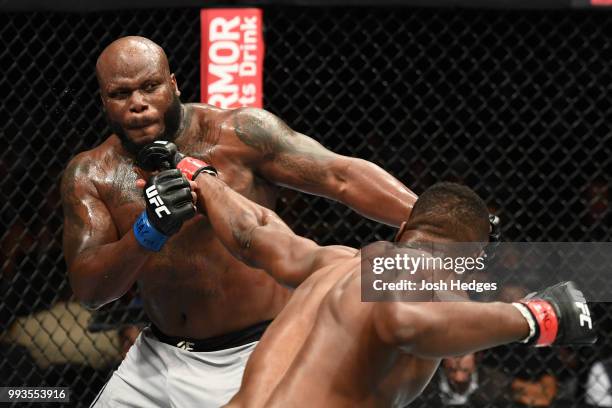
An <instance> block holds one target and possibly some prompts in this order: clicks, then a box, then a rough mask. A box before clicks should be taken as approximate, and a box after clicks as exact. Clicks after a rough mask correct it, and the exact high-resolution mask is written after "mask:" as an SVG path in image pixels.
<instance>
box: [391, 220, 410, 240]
mask: <svg viewBox="0 0 612 408" xmlns="http://www.w3.org/2000/svg"><path fill="white" fill-rule="evenodd" d="M406 225H407V223H406V221H403V222H402V225H400V227H399V230H398V231H397V234H395V238H393V242H399V240H400V238H401V237H402V235H403V234H404V231H406Z"/></svg>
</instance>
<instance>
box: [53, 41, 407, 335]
mask: <svg viewBox="0 0 612 408" xmlns="http://www.w3.org/2000/svg"><path fill="white" fill-rule="evenodd" d="M96 75H97V78H98V81H99V84H100V94H101V98H102V103H103V106H104V109H105V112H106V115H107V117H108V120H109V123H110V125H111V128H112V129H113V130H114V133H113V134H112V135H110V136H109V137H108V138H107V139H106V140H105V141H104V142H102V143H101V144H100V145H99V146H97V147H95V148H94V149H92V150H89V151H86V152H83V153H81V154H79V155H77V156H76V157H75V158H74V159H73V160H72V161H71V162H70V163H69V165H68V167H67V169H66V170H65V173H64V176H63V179H62V200H63V208H64V217H65V218H64V254H65V257H66V261H67V264H68V274H69V278H70V282H71V285H72V288H73V291H74V293H75V295H76V297H77V298H78V299H79V300H81V301H82V302H84V303H85V304H87V305H89V306H90V307H100V306H102V305H104V304H106V303H108V302H111V301H113V300H115V299H117V298H119V297H120V296H122V295H123V294H124V293H125V292H126V291H127V290H129V288H130V287H131V286H132V285H133V284H134V282H138V284H139V286H140V290H141V293H142V298H143V301H144V307H145V310H146V312H147V314H148V316H149V318H150V319H151V320H152V321H153V322H154V323H155V324H156V325H157V326H158V327H159V328H160V329H161V330H162V331H163V332H164V333H166V334H168V335H171V336H184V337H190V338H206V337H209V336H215V335H219V334H223V333H227V332H230V331H233V330H238V329H241V328H244V327H247V326H249V325H252V324H255V323H258V322H261V321H264V320H268V319H272V318H274V317H275V316H276V315H277V314H278V313H279V312H280V310H281V309H282V307H283V306H284V305H285V304H286V302H287V300H288V298H289V296H290V291H289V290H288V289H287V288H285V287H283V286H281V285H279V284H278V283H277V282H276V281H275V280H274V279H273V278H271V277H270V276H269V275H268V274H266V273H264V272H263V271H262V270H260V269H258V268H253V267H249V266H247V265H245V264H243V263H241V262H239V261H238V260H236V259H235V258H234V257H233V256H231V254H230V253H229V252H228V251H227V250H226V248H225V247H224V246H223V245H222V244H221V243H220V242H219V240H218V238H217V237H216V236H215V233H214V231H213V230H212V229H211V227H210V224H209V222H208V220H207V219H206V218H205V217H203V216H201V215H198V216H196V217H195V218H193V219H192V220H189V221H188V222H186V223H185V224H184V225H183V227H182V229H181V230H180V231H179V233H178V234H176V235H175V236H172V237H171V238H170V239H169V240H168V242H167V243H166V244H165V246H164V247H163V249H162V250H161V251H160V252H159V253H153V252H150V251H147V250H145V249H144V248H142V247H141V246H140V245H139V244H138V242H137V241H136V239H135V237H134V234H133V232H132V225H133V223H134V221H135V220H136V218H137V216H138V215H139V214H140V213H141V212H142V211H143V209H144V200H143V199H142V192H141V191H139V190H138V189H137V188H136V186H135V181H136V179H137V178H139V177H143V178H146V177H147V174H144V173H143V172H142V171H141V170H139V169H138V168H136V167H135V163H134V154H133V151H134V148H137V147H139V146H143V145H146V144H148V143H150V142H151V141H153V140H157V139H160V138H165V139H172V138H174V141H175V143H176V144H177V145H178V148H179V149H180V151H181V152H183V153H185V154H188V155H190V156H194V157H198V158H201V159H203V160H205V161H207V162H208V163H210V164H212V165H214V166H215V167H216V168H217V169H218V171H219V177H220V179H222V180H223V181H224V182H225V183H227V184H228V185H229V186H231V187H232V188H233V189H235V190H236V191H237V192H239V193H240V194H242V195H244V196H245V197H248V198H249V199H251V200H253V201H255V202H257V203H259V204H261V205H262V206H265V207H268V208H273V207H274V205H275V201H276V198H277V188H276V186H277V185H283V186H288V187H291V188H294V189H297V190H300V191H304V192H308V193H313V194H317V195H321V196H325V197H329V198H332V199H334V200H337V201H340V202H342V203H344V204H346V205H348V206H350V207H351V208H353V209H355V210H356V211H358V212H360V213H362V214H364V215H365V216H368V217H370V218H372V219H375V220H378V221H381V222H385V223H388V224H392V225H399V223H400V222H401V220H403V219H405V218H406V217H407V215H408V214H409V213H410V211H411V208H412V204H413V203H414V201H415V199H416V196H415V195H414V194H413V193H412V192H411V191H410V190H409V189H407V188H406V187H405V186H403V185H402V183H400V182H399V181H397V180H396V179H395V178H393V177H392V176H390V175H389V174H388V173H386V172H385V171H383V170H382V169H380V168H379V167H378V166H376V165H374V164H372V163H369V162H366V161H364V160H360V159H355V158H349V157H345V156H340V155H337V154H334V153H332V152H330V151H328V150H326V149H325V148H324V147H323V146H321V145H320V144H319V143H317V142H316V141H314V140H313V139H311V138H309V137H307V136H305V135H302V134H300V133H297V132H295V131H293V130H291V129H290V128H289V127H288V126H287V125H286V124H284V123H283V122H282V121H281V120H280V119H279V118H277V117H276V116H274V115H272V114H271V113H268V112H266V111H264V110H260V109H250V108H242V109H236V110H224V109H218V108H215V107H213V106H210V105H205V104H180V102H179V101H178V97H179V95H180V92H179V90H178V87H177V84H176V79H175V77H174V75H173V74H171V73H170V69H169V67H168V61H167V59H166V56H165V54H164V52H163V50H162V49H161V48H160V47H159V46H157V45H156V44H154V43H153V42H151V41H149V40H147V39H144V38H142V37H125V38H122V39H119V40H117V41H115V42H114V43H112V44H111V45H110V46H109V47H107V48H106V49H105V50H104V51H103V53H102V54H101V55H100V57H99V59H98V62H97V65H96ZM177 104H178V105H177ZM174 108H177V109H174ZM174 119H177V120H176V121H175V120H174ZM175 122H176V123H175ZM174 125H176V126H175V127H173V126H174ZM122 140H123V141H124V142H123V143H122Z"/></svg>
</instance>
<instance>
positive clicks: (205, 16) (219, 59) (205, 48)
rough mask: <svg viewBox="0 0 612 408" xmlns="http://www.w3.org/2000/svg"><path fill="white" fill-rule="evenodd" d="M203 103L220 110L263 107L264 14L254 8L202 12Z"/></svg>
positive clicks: (201, 74) (201, 69)
mask: <svg viewBox="0 0 612 408" xmlns="http://www.w3.org/2000/svg"><path fill="white" fill-rule="evenodd" d="M200 20H201V30H202V34H201V35H202V48H201V51H200V77H201V85H202V92H201V101H202V102H205V103H209V104H211V105H215V106H218V107H220V108H237V107H240V106H253V107H257V108H261V107H262V106H263V101H262V98H263V73H262V70H263V56H264V41H263V35H262V13H261V10H260V9H255V8H243V9H241V8H233V9H203V10H202V11H201V12H200Z"/></svg>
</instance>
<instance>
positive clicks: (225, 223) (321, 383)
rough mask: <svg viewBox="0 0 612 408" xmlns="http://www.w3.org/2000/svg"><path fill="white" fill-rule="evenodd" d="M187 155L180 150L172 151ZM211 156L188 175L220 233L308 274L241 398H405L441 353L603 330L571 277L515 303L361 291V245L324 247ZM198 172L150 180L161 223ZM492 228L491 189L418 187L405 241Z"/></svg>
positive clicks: (232, 247) (245, 255)
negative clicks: (394, 297) (484, 196)
mask: <svg viewBox="0 0 612 408" xmlns="http://www.w3.org/2000/svg"><path fill="white" fill-rule="evenodd" d="M180 160H184V158H183V157H181V155H180V154H177V155H175V158H173V159H170V162H171V163H177V162H179V161H180ZM200 166H201V167H202V169H203V170H204V172H205V173H208V174H201V173H202V172H198V171H195V172H194V171H189V172H184V174H185V176H186V177H187V178H188V179H195V186H194V184H192V187H196V191H197V197H198V205H199V207H200V209H201V211H203V212H205V213H206V214H207V216H208V218H209V219H210V221H211V224H212V226H213V228H214V230H215V232H216V234H217V237H218V238H219V239H220V240H221V241H222V242H223V244H224V245H225V246H226V247H227V248H228V250H229V251H230V252H231V253H232V254H234V256H236V257H237V258H239V259H241V260H242V261H243V262H245V263H247V264H250V265H252V266H254V267H258V268H263V269H265V270H266V271H268V272H269V273H270V274H271V275H272V276H274V277H275V279H277V280H278V281H280V282H283V283H285V284H288V285H293V286H295V285H300V286H299V287H298V288H297V290H296V291H295V293H294V295H293V297H292V298H291V300H290V301H289V303H288V304H287V306H286V307H285V309H284V310H283V311H282V312H281V313H280V315H279V316H278V317H277V318H276V320H275V321H274V322H273V323H272V324H271V325H270V327H269V329H268V330H267V331H266V333H265V334H264V336H263V338H262V340H261V341H260V343H259V344H258V346H257V348H256V350H255V352H254V353H253V354H252V355H251V358H250V360H249V363H248V365H247V368H246V371H245V375H244V378H243V382H242V386H241V390H240V392H239V393H238V394H237V395H236V396H235V397H234V398H233V399H232V401H231V402H230V404H229V405H228V406H230V407H232V408H234V407H245V408H256V407H283V408H284V407H301V406H308V407H310V406H317V407H355V406H359V407H381V406H403V405H404V404H407V403H408V402H410V401H412V400H413V399H414V398H415V397H416V396H418V395H419V394H420V393H421V392H422V390H423V389H424V388H425V386H426V385H427V383H428V382H429V381H430V379H431V377H432V375H433V374H434V372H435V370H436V368H437V367H438V364H439V361H440V358H442V357H445V356H451V355H459V354H466V353H470V352H474V351H477V350H481V349H485V348H490V347H495V346H498V345H502V344H506V343H510V342H515V341H523V342H528V343H531V344H534V345H538V346H547V345H550V344H552V343H555V344H590V343H592V342H594V341H595V334H594V331H593V329H592V327H591V322H590V319H584V316H589V311H588V307H587V305H586V302H585V299H584V296H583V295H582V293H581V292H580V291H579V290H577V289H576V288H575V286H574V285H573V284H572V283H563V284H558V285H556V286H553V287H551V288H548V289H546V290H545V291H543V292H541V293H538V294H536V295H535V296H532V297H530V298H528V299H524V300H522V301H520V302H519V303H514V304H507V303H500V302H496V303H475V302H458V303H457V302H452V303H447V302H444V303H427V302H379V303H377V302H362V301H361V293H362V292H361V283H362V282H361V277H362V276H361V266H362V262H363V259H362V257H361V256H360V251H357V250H355V249H353V248H349V247H344V246H326V247H321V246H318V245H317V244H316V243H314V242H313V241H311V240H308V239H306V238H303V237H300V236H297V235H295V234H294V233H293V232H292V231H291V230H290V229H289V227H287V225H286V224H284V223H283V222H282V220H281V219H280V218H279V217H278V216H277V215H276V214H275V213H274V212H273V211H271V210H269V209H267V208H263V207H262V206H260V205H258V204H256V203H253V202H251V201H249V200H248V199H246V198H244V197H242V196H241V195H239V194H237V193H235V192H234V191H232V190H231V189H230V188H229V187H228V186H227V185H226V184H225V183H223V182H222V181H220V180H219V179H218V178H217V177H214V173H215V172H214V169H212V168H211V167H210V166H206V164H205V163H200ZM194 174H195V178H194ZM198 174H201V175H198ZM209 174H210V175H209ZM187 183H188V182H187V180H186V179H185V178H184V177H182V176H181V173H180V172H179V170H167V171H164V172H162V173H160V174H159V175H157V176H154V177H152V178H151V180H150V182H149V184H148V187H147V191H152V190H156V191H159V192H160V195H161V196H162V198H161V200H162V202H163V203H167V205H168V206H169V213H168V214H164V215H163V216H162V217H159V216H157V215H156V214H154V210H155V206H153V205H152V204H151V203H149V204H147V205H148V211H150V212H151V219H152V220H154V222H155V223H160V225H162V220H163V218H164V217H165V218H166V221H163V222H168V220H169V219H172V218H173V217H174V215H173V214H174V212H175V208H176V205H175V203H176V201H175V200H174V199H173V196H174V194H175V191H176V190H177V189H180V188H184V187H185V186H186V185H188V184H187ZM179 207H180V206H179ZM488 234H489V219H488V213H487V208H486V206H485V204H484V202H483V201H482V200H481V199H480V197H478V195H476V194H475V193H474V192H473V191H472V190H470V189H468V188H467V187H464V186H460V185H457V184H452V183H440V184H437V185H435V186H433V187H431V188H429V189H428V190H426V191H425V192H424V193H423V194H422V195H421V196H420V197H419V199H418V201H417V202H416V204H415V205H414V208H413V210H412V213H411V215H410V218H408V219H407V222H406V223H404V224H402V227H401V228H400V231H399V233H398V235H397V238H396V240H397V241H398V242H400V243H420V244H423V243H440V244H444V243H449V242H486V241H487V240H488ZM420 253H421V251H416V250H413V254H412V255H414V256H415V257H417V256H420ZM422 273H423V276H428V275H427V271H422ZM302 282H303V283H302Z"/></svg>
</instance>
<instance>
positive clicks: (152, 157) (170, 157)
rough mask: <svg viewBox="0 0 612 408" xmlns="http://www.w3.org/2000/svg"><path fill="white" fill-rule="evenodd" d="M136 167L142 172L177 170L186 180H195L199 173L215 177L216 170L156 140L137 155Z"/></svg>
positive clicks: (168, 143) (172, 145)
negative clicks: (141, 169) (142, 170)
mask: <svg viewBox="0 0 612 408" xmlns="http://www.w3.org/2000/svg"><path fill="white" fill-rule="evenodd" d="M137 162H138V165H139V166H140V167H141V168H143V169H144V170H148V171H154V170H165V169H175V168H176V169H179V170H180V171H181V173H183V175H184V176H185V177H187V179H188V180H193V179H195V178H196V177H197V176H198V175H199V174H201V173H209V174H212V175H215V176H216V175H217V170H216V169H215V168H214V167H212V166H210V165H209V164H208V163H206V162H204V161H202V160H199V159H196V158H194V157H187V156H185V155H183V154H181V153H179V151H178V148H177V147H176V145H175V144H174V143H172V142H167V141H165V140H157V141H155V142H153V143H151V144H149V145H147V146H145V147H143V148H142V150H141V151H140V152H139V153H138V159H137Z"/></svg>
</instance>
